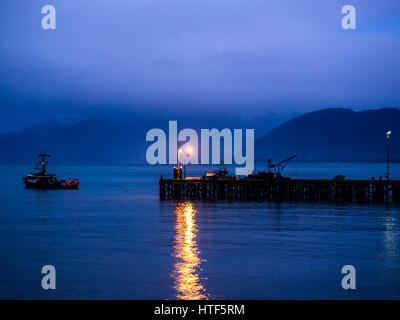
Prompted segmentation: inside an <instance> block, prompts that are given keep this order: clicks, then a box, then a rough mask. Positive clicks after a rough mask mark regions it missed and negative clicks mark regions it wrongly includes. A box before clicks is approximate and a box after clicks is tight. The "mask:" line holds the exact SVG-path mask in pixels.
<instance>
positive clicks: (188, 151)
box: [183, 148, 192, 179]
mask: <svg viewBox="0 0 400 320" xmlns="http://www.w3.org/2000/svg"><path fill="white" fill-rule="evenodd" d="M191 153H192V149H191V148H187V149H186V158H189V157H190V154H191ZM188 163H189V160H188ZM186 166H187V163H186V161H185V162H184V164H183V176H184V178H185V179H186Z"/></svg>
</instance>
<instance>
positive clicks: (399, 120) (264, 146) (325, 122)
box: [255, 108, 400, 161]
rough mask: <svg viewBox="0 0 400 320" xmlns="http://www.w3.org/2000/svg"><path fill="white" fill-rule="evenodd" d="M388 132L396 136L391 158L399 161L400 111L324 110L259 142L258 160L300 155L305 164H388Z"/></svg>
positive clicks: (305, 117)
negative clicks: (321, 162) (347, 162)
mask: <svg viewBox="0 0 400 320" xmlns="http://www.w3.org/2000/svg"><path fill="white" fill-rule="evenodd" d="M387 130H391V131H392V132H393V134H392V137H391V139H390V143H391V158H392V159H400V138H399V137H400V110H399V109H394V108H386V109H380V110H368V111H361V112H355V111H352V110H349V109H344V108H331V109H324V110H320V111H315V112H311V113H307V114H305V115H302V116H300V117H298V118H296V119H294V120H291V121H288V122H285V123H283V124H281V125H280V126H278V127H276V128H275V129H273V130H272V131H271V132H269V133H268V134H267V135H265V136H264V137H262V138H260V139H258V140H257V141H256V144H255V150H256V159H259V160H261V159H264V160H265V159H266V158H271V159H276V160H278V159H284V158H287V157H288V156H291V155H292V154H297V155H298V158H299V160H305V161H327V160H332V161H375V160H385V159H386V138H385V137H386V135H385V133H386V131H387Z"/></svg>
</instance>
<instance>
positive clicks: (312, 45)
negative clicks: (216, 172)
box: [0, 0, 400, 132]
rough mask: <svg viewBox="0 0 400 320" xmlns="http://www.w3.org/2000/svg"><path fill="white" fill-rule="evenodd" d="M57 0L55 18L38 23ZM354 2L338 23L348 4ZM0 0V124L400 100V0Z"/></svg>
mask: <svg viewBox="0 0 400 320" xmlns="http://www.w3.org/2000/svg"><path fill="white" fill-rule="evenodd" d="M46 4H51V5H54V6H55V8H56V10H57V29H56V30H51V31H45V30H42V27H41V19H42V17H43V15H42V13H41V8H42V6H44V5H46ZM345 4H352V5H354V6H355V7H356V10H357V30H343V29H342V27H341V19H342V17H343V15H342V14H341V8H342V7H343V5H345ZM0 6H1V8H0V9H1V10H0V18H1V19H0V39H1V42H0V46H1V50H0V108H1V109H0V126H1V130H0V132H5V131H8V130H13V129H15V128H18V127H21V126H25V125H28V124H30V123H31V122H35V121H38V120H43V119H44V118H46V117H53V118H54V117H61V118H62V117H65V118H70V117H84V116H85V115H87V114H91V113H95V112H101V111H102V110H108V112H110V110H119V109H121V108H122V109H130V110H135V111H138V112H148V113H153V114H156V115H159V114H165V115H168V114H174V113H177V112H181V111H182V110H185V112H186V113H187V114H191V113H193V114H195V113H199V112H202V113H210V112H213V113H214V114H221V115H224V114H232V113H233V114H236V115H238V116H242V117H249V115H251V116H254V117H256V116H259V115H260V116H261V115H268V114H269V113H276V114H282V115H285V114H293V113H303V112H307V111H311V110H315V109H320V108H324V107H333V106H342V107H350V108H353V109H367V108H380V107H399V106H400V81H399V80H400V62H399V52H400V50H399V49H400V2H399V1H398V0H381V1H376V0H350V1H349V0H347V1H341V0H279V1H278V0H275V1H270V0H79V1H78V0H74V1H66V0H46V1H38V0H15V1H2V3H1V5H0Z"/></svg>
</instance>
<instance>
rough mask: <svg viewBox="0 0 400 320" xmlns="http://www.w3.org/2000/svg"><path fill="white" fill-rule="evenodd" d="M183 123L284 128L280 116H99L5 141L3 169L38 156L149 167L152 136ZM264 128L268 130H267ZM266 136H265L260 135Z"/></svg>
mask: <svg viewBox="0 0 400 320" xmlns="http://www.w3.org/2000/svg"><path fill="white" fill-rule="evenodd" d="M169 120H178V128H179V130H181V129H183V128H193V129H195V130H197V132H199V129H201V128H209V129H211V128H219V129H223V128H226V127H228V128H231V129H233V128H256V132H259V134H260V133H262V134H264V133H265V132H266V131H264V130H267V129H268V128H272V127H274V126H275V125H276V123H281V122H282V121H283V120H282V118H280V117H278V116H274V115H270V116H268V117H263V118H258V119H255V120H253V119H248V120H243V119H240V118H235V117H229V116H226V117H223V118H222V117H219V116H212V115H211V116H210V115H206V116H204V117H200V116H196V117H188V116H187V117H180V118H176V117H175V116H172V115H171V116H168V117H167V116H164V117H161V116H157V115H151V116H149V115H146V114H137V113H130V112H127V113H118V114H114V115H110V114H107V115H97V116H93V117H92V118H89V119H87V120H83V121H79V122H74V123H68V122H65V121H62V122H61V121H56V120H49V121H46V122H43V123H40V124H37V125H35V126H32V127H29V128H27V129H24V130H22V131H19V132H16V133H9V134H5V135H1V136H0V150H1V152H0V163H3V164H4V163H5V164H27V163H28V164H29V163H33V162H35V161H36V157H37V154H39V153H49V154H51V156H52V158H51V162H52V163H66V164H132V163H145V162H146V148H147V147H148V146H149V145H150V144H151V143H150V142H146V140H145V139H146V133H147V131H148V130H150V129H153V128H160V129H163V130H164V131H165V133H166V134H167V135H168V121H169ZM261 128H263V130H261ZM260 136H261V135H260Z"/></svg>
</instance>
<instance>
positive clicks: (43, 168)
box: [38, 153, 50, 175]
mask: <svg viewBox="0 0 400 320" xmlns="http://www.w3.org/2000/svg"><path fill="white" fill-rule="evenodd" d="M39 157H40V158H42V159H41V161H39V162H38V166H40V167H41V171H40V174H43V175H46V166H47V164H48V163H49V162H48V161H47V160H46V157H47V158H49V157H50V155H49V154H46V153H41V154H39Z"/></svg>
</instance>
